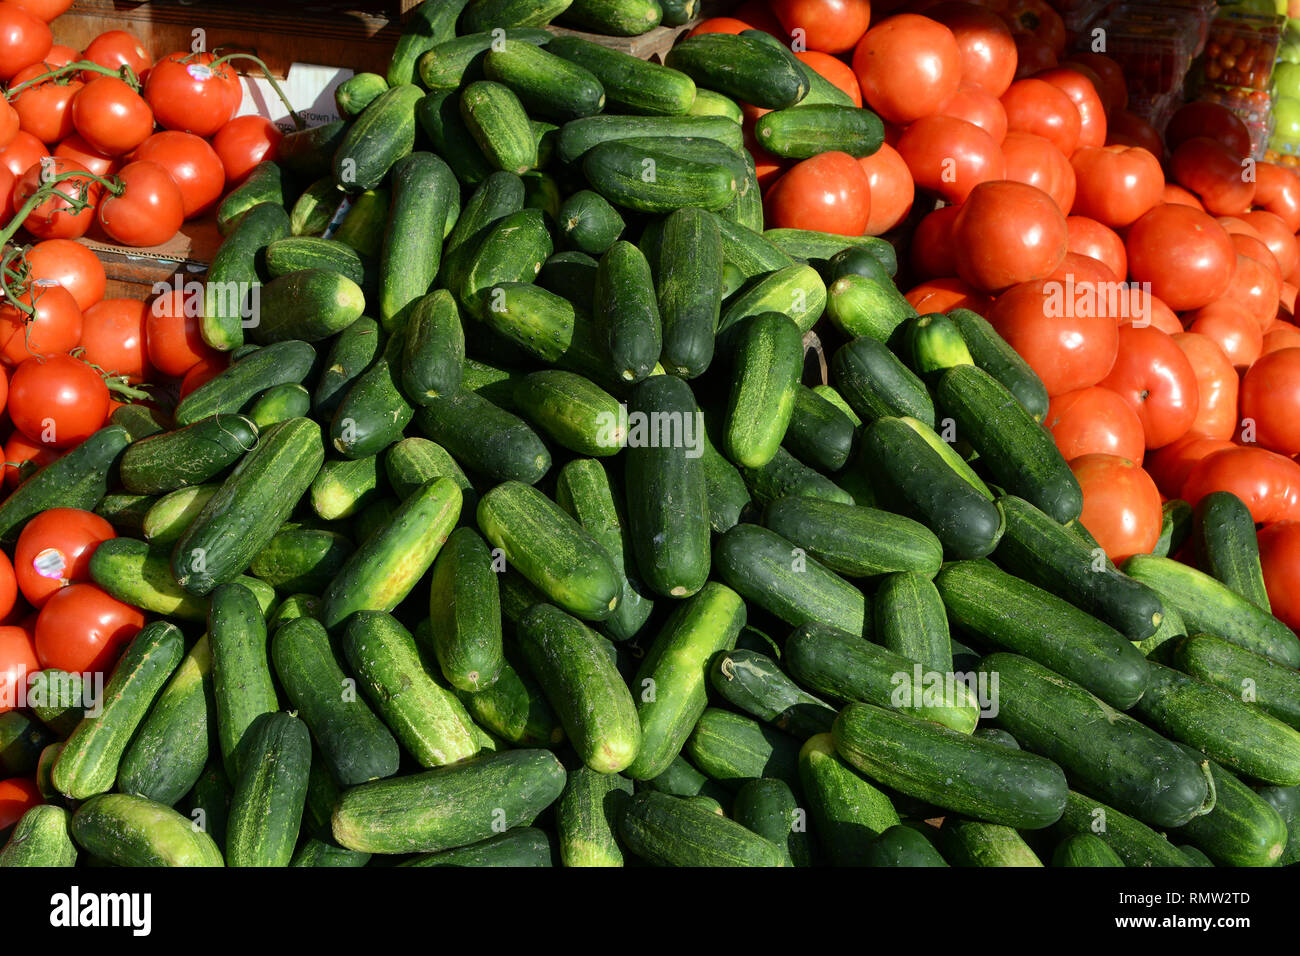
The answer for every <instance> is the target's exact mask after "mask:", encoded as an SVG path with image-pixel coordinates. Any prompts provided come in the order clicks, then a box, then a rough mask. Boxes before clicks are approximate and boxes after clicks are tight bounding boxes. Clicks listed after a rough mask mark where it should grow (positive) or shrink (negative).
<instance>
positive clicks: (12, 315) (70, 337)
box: [0, 282, 81, 405]
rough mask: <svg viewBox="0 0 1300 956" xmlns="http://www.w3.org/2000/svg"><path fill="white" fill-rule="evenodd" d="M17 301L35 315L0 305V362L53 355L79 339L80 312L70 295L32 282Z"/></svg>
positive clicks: (52, 286)
mask: <svg viewBox="0 0 1300 956" xmlns="http://www.w3.org/2000/svg"><path fill="white" fill-rule="evenodd" d="M19 298H20V301H22V302H23V303H25V304H26V305H29V306H31V307H32V308H33V309H34V310H35V314H34V315H31V316H29V315H28V314H27V313H26V312H23V311H21V310H19V309H16V308H14V307H13V306H12V305H0V363H3V364H5V365H9V366H14V365H18V364H19V363H20V362H23V361H26V360H27V359H29V358H31V357H32V356H42V355H45V356H54V355H57V354H58V353H60V352H66V351H68V350H69V349H71V348H75V347H76V345H77V341H78V340H79V339H80V338H81V310H80V309H78V308H77V300H76V299H74V298H73V297H72V293H71V292H69V291H68V290H67V289H64V288H63V287H61V286H57V285H41V284H40V283H38V282H33V283H32V285H31V287H30V288H29V289H28V291H27V292H25V293H23V294H22V295H21V296H20V297H19ZM11 384H12V383H11ZM10 404H11V405H12V402H11V403H10Z"/></svg>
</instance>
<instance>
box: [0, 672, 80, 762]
mask: <svg viewBox="0 0 1300 956" xmlns="http://www.w3.org/2000/svg"><path fill="white" fill-rule="evenodd" d="M43 673H46V674H47V675H48V672H43ZM59 673H62V672H59ZM74 686H75V687H76V688H78V696H80V690H79V689H80V686H81V685H80V683H79V682H78V683H77V684H75V685H74ZM35 709H36V708H35V707H33V710H35ZM41 710H42V711H44V712H45V716H44V717H42V718H41V723H37V722H36V721H34V720H32V719H31V717H29V716H28V715H27V714H26V713H25V712H24V711H21V710H9V711H5V712H4V713H3V714H0V768H3V769H4V771H5V773H6V774H9V775H12V776H29V775H30V774H32V773H34V772H35V771H36V767H37V764H38V762H39V760H40V757H41V753H42V751H44V750H45V748H46V747H47V746H49V745H50V744H51V743H53V742H54V741H55V740H56V739H57V738H56V737H55V736H54V734H53V733H52V732H51V730H50V729H48V728H47V727H45V726H43V725H44V724H45V723H46V722H47V721H49V720H54V721H55V722H56V723H57V720H55V718H54V715H53V714H52V713H51V711H50V710H46V709H45V708H43V707H42V708H41ZM68 716H69V717H71V718H73V719H74V720H75V723H73V727H75V726H76V724H77V723H80V721H81V719H82V717H81V713H80V708H73V709H70V710H69V712H68Z"/></svg>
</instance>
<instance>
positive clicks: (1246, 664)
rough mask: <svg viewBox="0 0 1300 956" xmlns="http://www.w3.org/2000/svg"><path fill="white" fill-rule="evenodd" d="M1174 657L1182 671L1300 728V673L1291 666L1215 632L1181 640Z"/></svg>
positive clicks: (1175, 649)
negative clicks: (1227, 639)
mask: <svg viewBox="0 0 1300 956" xmlns="http://www.w3.org/2000/svg"><path fill="white" fill-rule="evenodd" d="M1171 657H1172V663H1173V665H1174V666H1175V667H1177V668H1178V669H1179V670H1180V671H1182V672H1183V673H1185V674H1189V675H1190V676H1192V677H1195V678H1196V679H1197V680H1199V681H1203V682H1204V683H1206V684H1210V685H1211V686H1214V687H1217V688H1219V690H1221V691H1224V692H1225V693H1228V694H1232V695H1233V696H1235V697H1237V698H1238V699H1240V700H1243V701H1246V702H1248V703H1251V704H1254V705H1255V706H1256V707H1257V708H1259V709H1260V710H1262V711H1263V712H1264V713H1266V714H1269V715H1270V716H1272V717H1276V718H1277V719H1278V720H1280V721H1282V722H1283V723H1284V724H1288V725H1289V726H1291V727H1294V728H1296V729H1297V730H1300V673H1297V672H1296V671H1295V670H1293V669H1292V668H1289V667H1284V666H1283V665H1281V664H1279V663H1277V661H1274V660H1270V659H1269V658H1267V657H1261V656H1260V655H1259V654H1256V653H1254V652H1252V651H1248V650H1246V649H1245V648H1243V647H1238V646H1237V645H1236V644H1233V643H1231V642H1230V641H1225V640H1224V639H1223V638H1221V637H1215V636H1214V635H1212V634H1194V635H1192V636H1191V637H1188V638H1185V639H1183V640H1181V641H1179V642H1178V643H1177V644H1175V645H1173V654H1172V655H1171Z"/></svg>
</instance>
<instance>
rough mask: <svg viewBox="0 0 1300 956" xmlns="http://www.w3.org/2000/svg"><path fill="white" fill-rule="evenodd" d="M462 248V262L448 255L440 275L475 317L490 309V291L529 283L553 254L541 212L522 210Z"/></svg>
mask: <svg viewBox="0 0 1300 956" xmlns="http://www.w3.org/2000/svg"><path fill="white" fill-rule="evenodd" d="M469 242H470V240H467V247H466V249H465V256H464V257H463V262H462V263H457V262H454V261H453V259H452V257H451V256H448V269H447V270H446V271H444V273H443V279H444V284H445V285H447V286H448V287H449V288H450V289H451V291H452V292H453V293H455V294H456V298H457V300H458V301H459V302H460V303H461V304H462V305H464V306H466V307H468V308H469V310H470V312H472V313H473V314H475V315H483V314H484V313H485V310H487V309H491V308H492V307H493V305H494V303H493V301H492V295H493V294H494V293H493V290H494V289H495V288H496V287H497V286H500V285H503V284H505V283H508V282H532V281H534V280H535V279H536V278H537V274H538V273H539V272H540V271H541V269H542V263H543V262H545V261H546V260H547V258H548V257H549V256H550V255H551V253H552V252H554V251H555V249H554V246H553V244H552V241H551V234H550V232H549V231H548V229H547V227H546V220H545V218H544V215H543V213H542V211H541V210H540V209H533V208H525V209H521V210H519V211H518V212H513V213H510V214H509V215H506V216H503V217H502V218H501V219H499V220H497V221H496V222H494V223H492V224H490V225H489V226H486V227H485V228H484V229H483V231H482V238H481V239H478V240H477V241H476V242H475V243H474V245H473V247H472V248H471V247H469V245H468V243H469Z"/></svg>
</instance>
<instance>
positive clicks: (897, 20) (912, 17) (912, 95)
mask: <svg viewBox="0 0 1300 956" xmlns="http://www.w3.org/2000/svg"><path fill="white" fill-rule="evenodd" d="M853 72H854V73H856V74H857V77H858V83H859V84H860V85H861V87H862V99H863V101H864V102H865V103H867V104H868V105H869V106H870V107H871V109H873V110H874V111H875V112H876V113H878V114H879V115H880V116H881V118H882V119H884V120H886V121H887V122H890V123H898V124H901V125H906V124H908V123H911V122H913V121H915V120H918V119H920V118H921V117H923V116H929V115H931V114H933V113H935V112H937V111H938V110H939V108H940V107H941V106H943V104H944V103H946V102H947V101H948V100H950V99H951V98H952V95H953V94H954V93H956V92H957V88H958V87H959V86H960V85H961V73H962V69H961V51H960V50H959V49H958V47H957V40H956V38H955V37H954V36H953V34H952V31H951V30H949V29H948V28H947V27H945V26H943V25H942V24H940V23H936V22H935V21H934V20H931V19H929V18H928V17H922V16H917V15H916V14H914V13H900V14H898V15H897V16H893V17H890V18H889V19H887V20H885V21H883V22H881V23H879V24H877V25H876V26H874V27H872V28H871V29H870V30H868V31H867V32H866V35H865V36H863V37H862V40H861V41H860V42H859V43H858V45H857V47H856V48H855V49H854V51H853Z"/></svg>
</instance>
